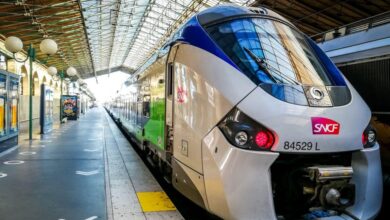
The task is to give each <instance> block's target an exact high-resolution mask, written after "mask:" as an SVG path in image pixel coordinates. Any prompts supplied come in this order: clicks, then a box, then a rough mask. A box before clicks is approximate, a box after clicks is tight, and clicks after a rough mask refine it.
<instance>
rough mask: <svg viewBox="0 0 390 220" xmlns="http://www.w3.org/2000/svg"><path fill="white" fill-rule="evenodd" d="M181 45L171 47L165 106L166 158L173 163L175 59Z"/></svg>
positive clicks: (167, 66)
mask: <svg viewBox="0 0 390 220" xmlns="http://www.w3.org/2000/svg"><path fill="white" fill-rule="evenodd" d="M178 47H179V46H174V47H172V48H171V49H170V52H169V55H168V59H167V64H166V68H167V69H166V77H165V79H166V95H165V97H166V105H165V106H166V107H165V134H166V138H165V140H166V153H167V155H166V159H167V162H168V163H171V157H172V155H173V104H174V94H173V91H174V77H175V76H174V75H175V74H174V59H175V55H176V51H177V49H178Z"/></svg>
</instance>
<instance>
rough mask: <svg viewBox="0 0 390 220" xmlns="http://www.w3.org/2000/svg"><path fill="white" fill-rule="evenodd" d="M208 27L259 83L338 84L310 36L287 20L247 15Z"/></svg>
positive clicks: (240, 65) (223, 47) (245, 71)
mask: <svg viewBox="0 0 390 220" xmlns="http://www.w3.org/2000/svg"><path fill="white" fill-rule="evenodd" d="M206 29H207V32H208V33H209V35H210V36H211V37H212V38H213V40H214V41H215V42H216V43H217V44H218V45H219V47H220V48H221V49H222V50H223V51H224V52H225V53H226V55H227V56H229V57H230V59H231V60H232V61H233V62H234V63H235V64H236V65H237V66H238V67H239V68H240V69H241V71H242V72H244V73H245V74H246V75H247V76H248V77H249V78H251V79H252V80H253V81H254V82H255V83H257V84H259V83H267V84H268V83H270V84H283V85H286V84H288V85H316V86H332V85H334V83H333V80H332V78H331V76H330V75H329V74H327V71H326V69H325V68H324V67H323V66H322V63H321V62H320V60H319V58H318V57H317V55H316V53H315V51H314V50H313V49H312V47H311V46H310V44H309V43H308V41H307V39H306V37H305V36H304V35H303V34H302V33H300V32H298V31H296V30H295V29H293V28H291V27H290V26H288V25H286V24H283V23H281V22H278V21H274V20H269V19H263V18H245V19H238V20H232V21H228V22H225V23H220V24H217V25H213V26H211V27H208V28H206Z"/></svg>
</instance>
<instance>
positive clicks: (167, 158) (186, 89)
mask: <svg viewBox="0 0 390 220" xmlns="http://www.w3.org/2000/svg"><path fill="white" fill-rule="evenodd" d="M106 109H107V111H108V112H109V114H110V115H111V116H112V117H113V118H114V120H115V121H116V122H117V123H118V125H120V126H121V127H122V128H123V130H124V131H125V132H126V133H127V134H128V135H129V136H130V138H131V140H132V142H134V143H135V144H136V145H137V146H138V147H139V148H140V151H141V152H143V155H145V156H146V158H147V161H148V162H150V163H151V164H152V165H153V166H154V167H156V168H157V169H158V170H160V171H161V173H162V175H163V176H164V179H166V181H168V182H169V183H171V184H172V185H173V187H174V188H175V189H176V190H178V191H179V192H180V193H181V194H183V195H184V196H185V197H187V198H188V199H190V200H191V201H193V202H194V203H195V204H197V205H198V206H200V207H202V208H204V209H205V210H207V211H208V212H210V213H212V214H214V215H216V216H218V217H220V218H223V219H264V220H270V219H278V220H284V219H332V220H336V219H374V218H375V217H376V216H377V215H378V213H379V211H380V207H381V202H382V175H381V165H380V153H379V147H380V146H379V144H378V142H377V140H376V132H375V129H373V128H372V127H371V126H370V118H371V111H370V109H369V107H368V106H367V104H366V103H365V102H364V100H363V99H362V98H361V97H360V95H359V94H358V92H357V91H356V90H355V89H354V88H353V86H352V85H351V84H350V83H349V82H348V80H347V79H346V78H345V77H344V76H343V74H342V73H341V72H340V71H339V69H338V68H337V67H336V66H335V64H334V63H333V62H332V61H331V60H330V58H329V57H328V56H327V55H326V54H325V53H324V52H323V51H322V50H321V49H320V48H319V47H318V46H317V45H316V43H315V42H314V41H312V40H311V39H310V38H309V37H308V36H306V35H305V34H303V33H302V32H301V31H300V30H299V29H298V28H297V27H295V26H294V25H293V24H292V23H291V22H289V21H288V20H287V19H285V18H284V17H282V16H281V15H279V14H277V13H276V12H274V11H272V10H271V9H268V8H266V7H261V6H259V7H241V6H234V5H220V6H215V7H211V8H208V9H206V10H204V11H201V12H199V13H197V14H195V15H194V16H193V17H191V18H190V19H189V20H188V21H187V22H186V23H184V24H183V25H182V26H181V27H180V28H179V29H178V31H176V32H175V33H174V34H173V35H172V37H171V38H170V39H169V40H167V42H166V43H165V44H164V46H162V47H161V48H160V49H159V50H157V52H155V53H154V54H153V55H152V56H151V57H150V58H149V59H148V60H147V61H146V62H145V63H144V64H143V65H142V66H141V67H139V68H138V69H137V70H136V71H135V73H134V74H132V75H131V76H130V77H129V78H128V79H127V80H126V81H125V82H124V83H123V86H122V88H121V89H120V91H119V92H118V93H117V96H116V97H115V98H113V100H112V101H110V102H109V103H106Z"/></svg>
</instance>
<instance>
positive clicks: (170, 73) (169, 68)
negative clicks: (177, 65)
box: [167, 63, 173, 98]
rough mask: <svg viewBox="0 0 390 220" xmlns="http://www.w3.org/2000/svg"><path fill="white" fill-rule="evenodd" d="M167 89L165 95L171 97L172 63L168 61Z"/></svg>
mask: <svg viewBox="0 0 390 220" xmlns="http://www.w3.org/2000/svg"><path fill="white" fill-rule="evenodd" d="M167 80H168V84H167V86H168V91H167V96H168V97H169V98H170V97H172V94H173V63H168V76H167Z"/></svg>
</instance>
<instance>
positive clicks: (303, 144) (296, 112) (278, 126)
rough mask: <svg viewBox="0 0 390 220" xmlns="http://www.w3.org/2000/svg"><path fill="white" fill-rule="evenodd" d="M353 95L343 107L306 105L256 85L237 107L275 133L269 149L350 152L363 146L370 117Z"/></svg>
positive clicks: (364, 107) (305, 151) (301, 151)
mask: <svg viewBox="0 0 390 220" xmlns="http://www.w3.org/2000/svg"><path fill="white" fill-rule="evenodd" d="M352 94H353V95H354V91H353V93H352ZM356 97H357V96H356ZM356 97H355V99H353V100H352V101H351V102H350V103H349V104H348V105H344V106H338V107H310V106H302V105H296V104H291V103H287V102H284V101H281V100H279V99H276V98H274V97H273V96H271V95H269V94H268V93H267V92H265V91H264V90H263V89H262V88H260V87H258V88H256V89H255V90H254V91H252V92H251V93H250V94H249V95H248V96H247V97H246V98H245V99H243V100H242V101H241V102H240V103H239V104H238V105H237V108H238V109H240V110H241V111H242V112H244V113H245V114H246V115H247V116H248V117H250V118H252V119H253V120H255V121H257V122H258V123H261V124H262V125H264V126H265V127H266V128H268V129H269V130H272V131H273V132H274V133H275V134H276V135H275V136H276V137H277V140H276V141H275V144H274V146H273V147H272V150H273V151H277V152H295V153H325V152H329V153H331V152H340V151H353V150H359V149H363V142H362V133H363V131H364V129H365V128H366V127H367V125H368V124H369V120H370V117H371V114H370V110H369V109H368V107H367V105H366V104H365V103H364V102H363V100H362V99H361V98H359V97H358V98H356Z"/></svg>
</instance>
